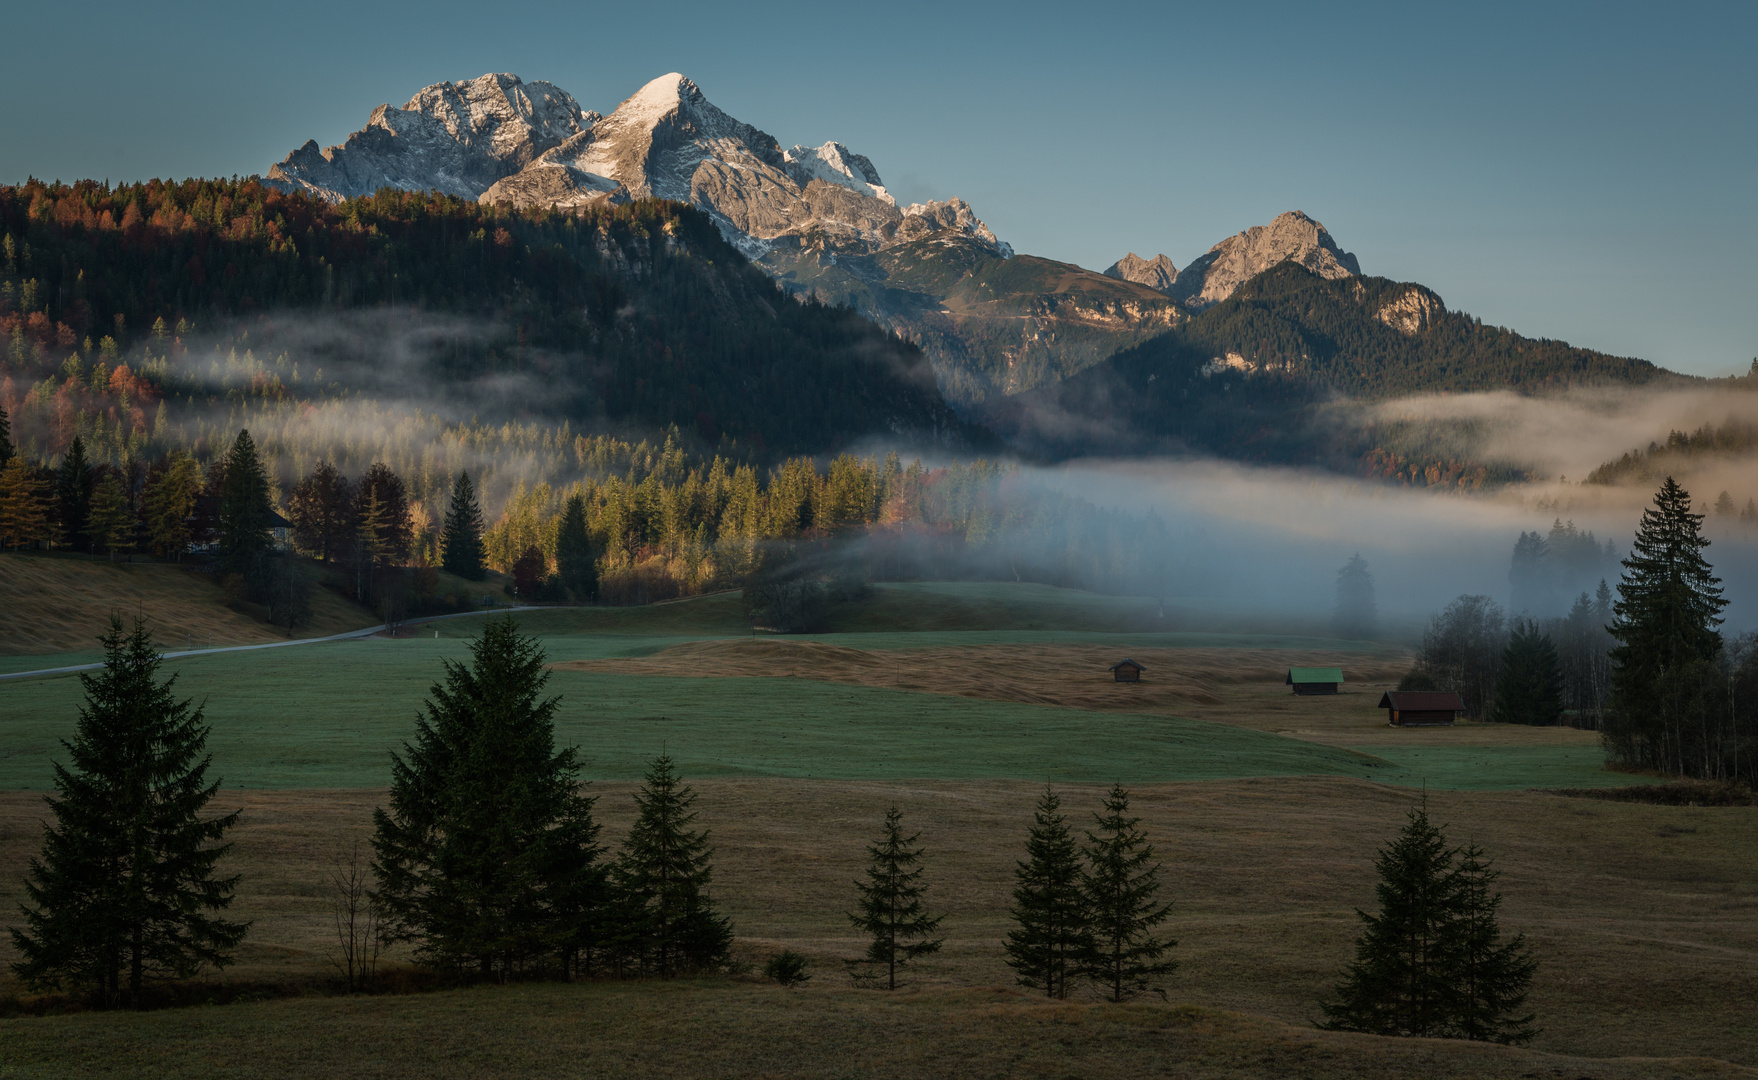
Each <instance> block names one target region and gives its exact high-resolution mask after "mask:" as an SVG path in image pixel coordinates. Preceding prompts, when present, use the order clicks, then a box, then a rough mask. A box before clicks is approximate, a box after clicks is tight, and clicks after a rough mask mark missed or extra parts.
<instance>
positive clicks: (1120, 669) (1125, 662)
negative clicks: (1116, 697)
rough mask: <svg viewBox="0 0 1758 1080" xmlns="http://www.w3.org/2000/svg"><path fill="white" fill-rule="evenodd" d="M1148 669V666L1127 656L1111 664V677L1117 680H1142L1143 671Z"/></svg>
mask: <svg viewBox="0 0 1758 1080" xmlns="http://www.w3.org/2000/svg"><path fill="white" fill-rule="evenodd" d="M1146 670H1147V668H1145V667H1142V666H1141V665H1140V664H1138V663H1136V662H1135V661H1134V660H1131V659H1130V658H1129V657H1127V656H1126V657H1124V658H1123V659H1121V660H1119V661H1117V662H1116V663H1115V664H1112V665H1111V678H1113V679H1115V680H1116V681H1117V682H1141V673H1142V672H1144V671H1146Z"/></svg>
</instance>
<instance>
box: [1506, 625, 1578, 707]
mask: <svg viewBox="0 0 1758 1080" xmlns="http://www.w3.org/2000/svg"><path fill="white" fill-rule="evenodd" d="M1490 719H1491V720H1494V721H1496V722H1497V723H1500V724H1532V725H1538V726H1551V725H1555V724H1560V723H1562V722H1563V671H1562V666H1561V664H1560V663H1559V662H1558V660H1557V647H1556V645H1555V644H1554V643H1553V642H1552V641H1551V639H1550V635H1549V634H1546V633H1544V632H1543V631H1542V630H1540V629H1539V628H1538V623H1537V622H1535V621H1533V620H1531V619H1515V620H1514V630H1513V633H1511V634H1509V635H1508V644H1507V645H1506V646H1505V647H1504V648H1503V649H1502V664H1501V670H1500V671H1499V672H1497V673H1496V696H1495V704H1494V705H1492V706H1491V708H1490Z"/></svg>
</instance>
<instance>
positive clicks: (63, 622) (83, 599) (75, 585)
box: [0, 552, 378, 656]
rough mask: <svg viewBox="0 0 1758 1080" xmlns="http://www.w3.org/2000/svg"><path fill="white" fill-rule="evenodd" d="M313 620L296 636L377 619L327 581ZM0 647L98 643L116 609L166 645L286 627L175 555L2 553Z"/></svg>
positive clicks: (246, 640)
mask: <svg viewBox="0 0 1758 1080" xmlns="http://www.w3.org/2000/svg"><path fill="white" fill-rule="evenodd" d="M311 599H312V616H313V618H312V624H311V625H310V626H305V627H301V628H300V630H299V632H298V634H297V635H295V636H297V637H326V636H328V635H330V634H339V633H343V632H345V631H348V630H358V629H360V628H361V627H366V626H371V625H373V624H374V623H376V622H378V619H376V618H374V617H373V616H372V615H371V614H370V613H368V612H366V611H364V610H362V609H360V608H358V607H355V606H354V605H353V604H350V603H348V602H347V601H346V600H343V599H342V598H341V597H339V596H336V595H335V594H334V593H332V592H330V591H329V590H327V589H321V588H314V589H313V590H312V598H311ZM0 611H3V612H5V616H4V617H3V618H0V655H9V656H18V655H38V654H42V653H58V652H83V651H88V650H96V649H97V648H98V647H99V646H98V637H99V635H101V634H103V633H104V631H105V630H106V629H108V627H109V620H110V616H111V614H113V613H114V614H118V615H121V616H122V617H123V618H124V619H127V618H130V617H132V616H133V615H134V614H135V613H136V612H139V613H140V614H142V615H144V616H146V618H147V619H148V620H150V621H151V623H152V626H153V636H154V638H155V640H156V641H157V642H158V643H159V646H160V647H161V648H163V649H165V650H167V651H175V650H178V649H182V648H185V647H186V646H194V647H205V646H207V645H209V644H210V643H211V644H213V645H215V646H220V645H255V644H258V643H261V642H267V641H285V640H286V638H287V632H286V631H285V630H282V629H281V628H279V627H276V626H270V625H268V624H267V623H264V622H261V621H259V620H257V619H254V618H252V617H251V616H249V615H247V614H243V613H241V612H238V611H233V610H232V609H230V608H228V607H227V606H226V595H225V593H224V592H222V591H221V590H220V587H219V585H218V584H217V583H216V582H215V580H214V578H213V576H212V575H210V574H198V573H195V572H193V571H191V570H189V569H188V568H186V567H182V566H176V565H172V564H168V563H157V562H145V561H142V562H134V563H126V562H119V563H111V562H109V561H107V560H102V559H87V558H82V557H79V556H51V555H40V554H34V553H27V554H20V553H16V552H14V553H8V554H0Z"/></svg>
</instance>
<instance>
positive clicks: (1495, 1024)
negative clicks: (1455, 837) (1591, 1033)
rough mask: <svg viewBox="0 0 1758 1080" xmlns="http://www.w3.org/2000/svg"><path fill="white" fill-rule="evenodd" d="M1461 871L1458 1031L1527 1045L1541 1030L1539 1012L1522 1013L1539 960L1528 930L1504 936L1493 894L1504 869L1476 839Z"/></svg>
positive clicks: (1455, 1006) (1497, 901)
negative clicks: (1528, 943) (1530, 945)
mask: <svg viewBox="0 0 1758 1080" xmlns="http://www.w3.org/2000/svg"><path fill="white" fill-rule="evenodd" d="M1457 875H1458V882H1457V883H1458V890H1459V919H1458V923H1457V926H1456V932H1457V935H1458V947H1457V949H1456V951H1455V960H1454V962H1455V965H1456V968H1455V970H1454V972H1453V977H1452V982H1453V985H1452V1009H1451V1011H1452V1014H1453V1017H1452V1032H1451V1033H1452V1034H1454V1035H1456V1036H1458V1037H1460V1038H1465V1039H1478V1040H1481V1041H1484V1042H1498V1043H1512V1044H1516V1045H1519V1044H1524V1043H1528V1042H1531V1041H1532V1037H1533V1036H1534V1035H1537V1034H1538V1029H1537V1028H1536V1027H1534V1026H1533V1023H1532V1022H1533V1020H1534V1019H1535V1018H1534V1016H1533V1014H1531V1013H1528V1014H1526V1015H1525V1016H1516V1015H1515V1014H1516V1013H1518V1012H1519V1011H1520V1009H1521V1007H1522V1006H1523V1005H1525V1004H1526V992H1527V989H1528V987H1530V986H1531V985H1532V975H1533V973H1534V972H1535V971H1537V970H1538V961H1537V960H1535V959H1533V958H1532V954H1531V952H1530V951H1529V950H1528V949H1527V947H1526V935H1525V934H1515V935H1514V937H1513V938H1512V939H1510V940H1509V941H1506V942H1503V941H1502V940H1501V927H1500V926H1499V925H1498V923H1497V920H1496V912H1497V911H1498V910H1499V909H1500V908H1501V906H1502V897H1501V894H1500V893H1492V892H1491V891H1490V887H1491V886H1492V885H1494V884H1495V880H1496V878H1497V877H1498V876H1500V875H1499V872H1498V871H1495V870H1491V869H1490V868H1489V863H1488V861H1487V860H1485V859H1484V857H1483V849H1482V848H1480V847H1478V846H1477V845H1476V844H1471V845H1468V846H1466V848H1465V849H1464V850H1463V851H1462V852H1461V853H1460V861H1459V869H1458V871H1457Z"/></svg>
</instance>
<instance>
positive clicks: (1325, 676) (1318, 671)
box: [1282, 667, 1343, 686]
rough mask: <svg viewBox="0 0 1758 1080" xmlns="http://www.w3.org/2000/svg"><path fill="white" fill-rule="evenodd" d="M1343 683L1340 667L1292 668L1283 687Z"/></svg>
mask: <svg viewBox="0 0 1758 1080" xmlns="http://www.w3.org/2000/svg"><path fill="white" fill-rule="evenodd" d="M1342 681H1343V669H1342V668H1340V667H1291V668H1289V669H1288V678H1287V679H1286V680H1285V681H1284V682H1283V683H1282V685H1283V686H1293V685H1294V684H1295V683H1341V682H1342Z"/></svg>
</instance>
